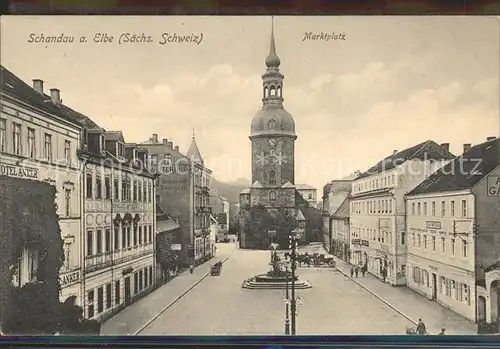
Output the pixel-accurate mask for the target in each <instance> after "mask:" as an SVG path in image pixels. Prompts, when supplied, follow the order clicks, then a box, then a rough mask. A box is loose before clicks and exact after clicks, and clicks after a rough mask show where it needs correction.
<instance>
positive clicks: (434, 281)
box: [432, 273, 437, 301]
mask: <svg viewBox="0 0 500 349" xmlns="http://www.w3.org/2000/svg"><path fill="white" fill-rule="evenodd" d="M436 298H437V275H436V274H435V273H432V300H433V301H435V300H436Z"/></svg>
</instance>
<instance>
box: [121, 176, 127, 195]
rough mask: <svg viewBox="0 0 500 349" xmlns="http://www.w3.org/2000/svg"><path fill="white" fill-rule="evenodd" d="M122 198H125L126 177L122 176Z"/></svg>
mask: <svg viewBox="0 0 500 349" xmlns="http://www.w3.org/2000/svg"><path fill="white" fill-rule="evenodd" d="M122 200H127V179H126V178H125V177H123V178H122Z"/></svg>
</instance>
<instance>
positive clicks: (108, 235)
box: [104, 228, 111, 252]
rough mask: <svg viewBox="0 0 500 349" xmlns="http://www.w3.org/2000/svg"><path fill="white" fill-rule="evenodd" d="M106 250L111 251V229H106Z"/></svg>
mask: <svg viewBox="0 0 500 349" xmlns="http://www.w3.org/2000/svg"><path fill="white" fill-rule="evenodd" d="M104 249H105V251H106V252H110V251H111V229H109V228H106V233H105V236H104Z"/></svg>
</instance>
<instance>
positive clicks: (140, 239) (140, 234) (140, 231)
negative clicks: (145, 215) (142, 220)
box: [138, 225, 142, 245]
mask: <svg viewBox="0 0 500 349" xmlns="http://www.w3.org/2000/svg"><path fill="white" fill-rule="evenodd" d="M138 240H139V245H142V225H140V226H139V239H138Z"/></svg>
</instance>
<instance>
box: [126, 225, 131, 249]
mask: <svg viewBox="0 0 500 349" xmlns="http://www.w3.org/2000/svg"><path fill="white" fill-rule="evenodd" d="M125 229H126V230H127V247H130V245H131V243H132V239H131V238H130V226H128V227H126V228H125Z"/></svg>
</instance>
